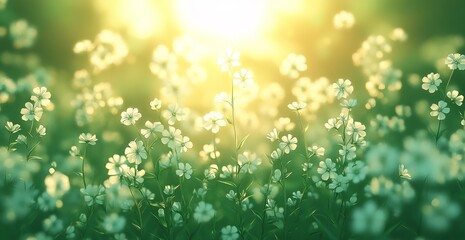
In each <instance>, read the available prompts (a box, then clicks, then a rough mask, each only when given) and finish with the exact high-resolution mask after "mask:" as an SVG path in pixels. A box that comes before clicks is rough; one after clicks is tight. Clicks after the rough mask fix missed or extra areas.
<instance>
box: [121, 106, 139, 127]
mask: <svg viewBox="0 0 465 240" xmlns="http://www.w3.org/2000/svg"><path fill="white" fill-rule="evenodd" d="M141 117H142V114H140V113H139V109H137V108H128V109H126V111H124V112H122V113H121V123H122V124H123V125H126V126H129V125H134V124H136V122H137V120H139V119H140V118H141Z"/></svg>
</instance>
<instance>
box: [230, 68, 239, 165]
mask: <svg viewBox="0 0 465 240" xmlns="http://www.w3.org/2000/svg"><path fill="white" fill-rule="evenodd" d="M231 75H232V74H231V71H229V77H230V78H231ZM231 114H232V125H233V130H234V151H235V153H236V157H237V131H236V116H235V107H234V81H233V80H232V79H231Z"/></svg>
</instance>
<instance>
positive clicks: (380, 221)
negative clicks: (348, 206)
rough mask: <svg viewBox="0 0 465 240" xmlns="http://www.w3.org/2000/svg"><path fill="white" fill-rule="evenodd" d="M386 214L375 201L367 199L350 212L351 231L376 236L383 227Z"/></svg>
mask: <svg viewBox="0 0 465 240" xmlns="http://www.w3.org/2000/svg"><path fill="white" fill-rule="evenodd" d="M387 218H388V215H387V213H386V211H385V210H384V209H382V208H378V206H377V205H376V203H375V202H373V201H368V202H366V203H365V204H364V205H363V206H362V207H359V208H357V209H355V210H354V211H353V213H352V231H353V232H354V233H356V234H367V235H371V236H376V235H378V234H381V233H382V232H383V230H384V228H385V224H386V220H387Z"/></svg>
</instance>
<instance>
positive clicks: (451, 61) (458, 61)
mask: <svg viewBox="0 0 465 240" xmlns="http://www.w3.org/2000/svg"><path fill="white" fill-rule="evenodd" d="M445 64H447V66H448V67H449V68H450V69H452V70H454V69H457V68H458V69H459V70H465V56H464V55H461V54H460V53H451V54H449V55H447V58H446V60H445Z"/></svg>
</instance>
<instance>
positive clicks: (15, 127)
mask: <svg viewBox="0 0 465 240" xmlns="http://www.w3.org/2000/svg"><path fill="white" fill-rule="evenodd" d="M5 128H6V130H7V131H8V132H10V133H12V134H13V133H17V132H19V131H20V130H21V126H20V125H19V124H13V123H12V122H10V121H7V122H6V125H5Z"/></svg>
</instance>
